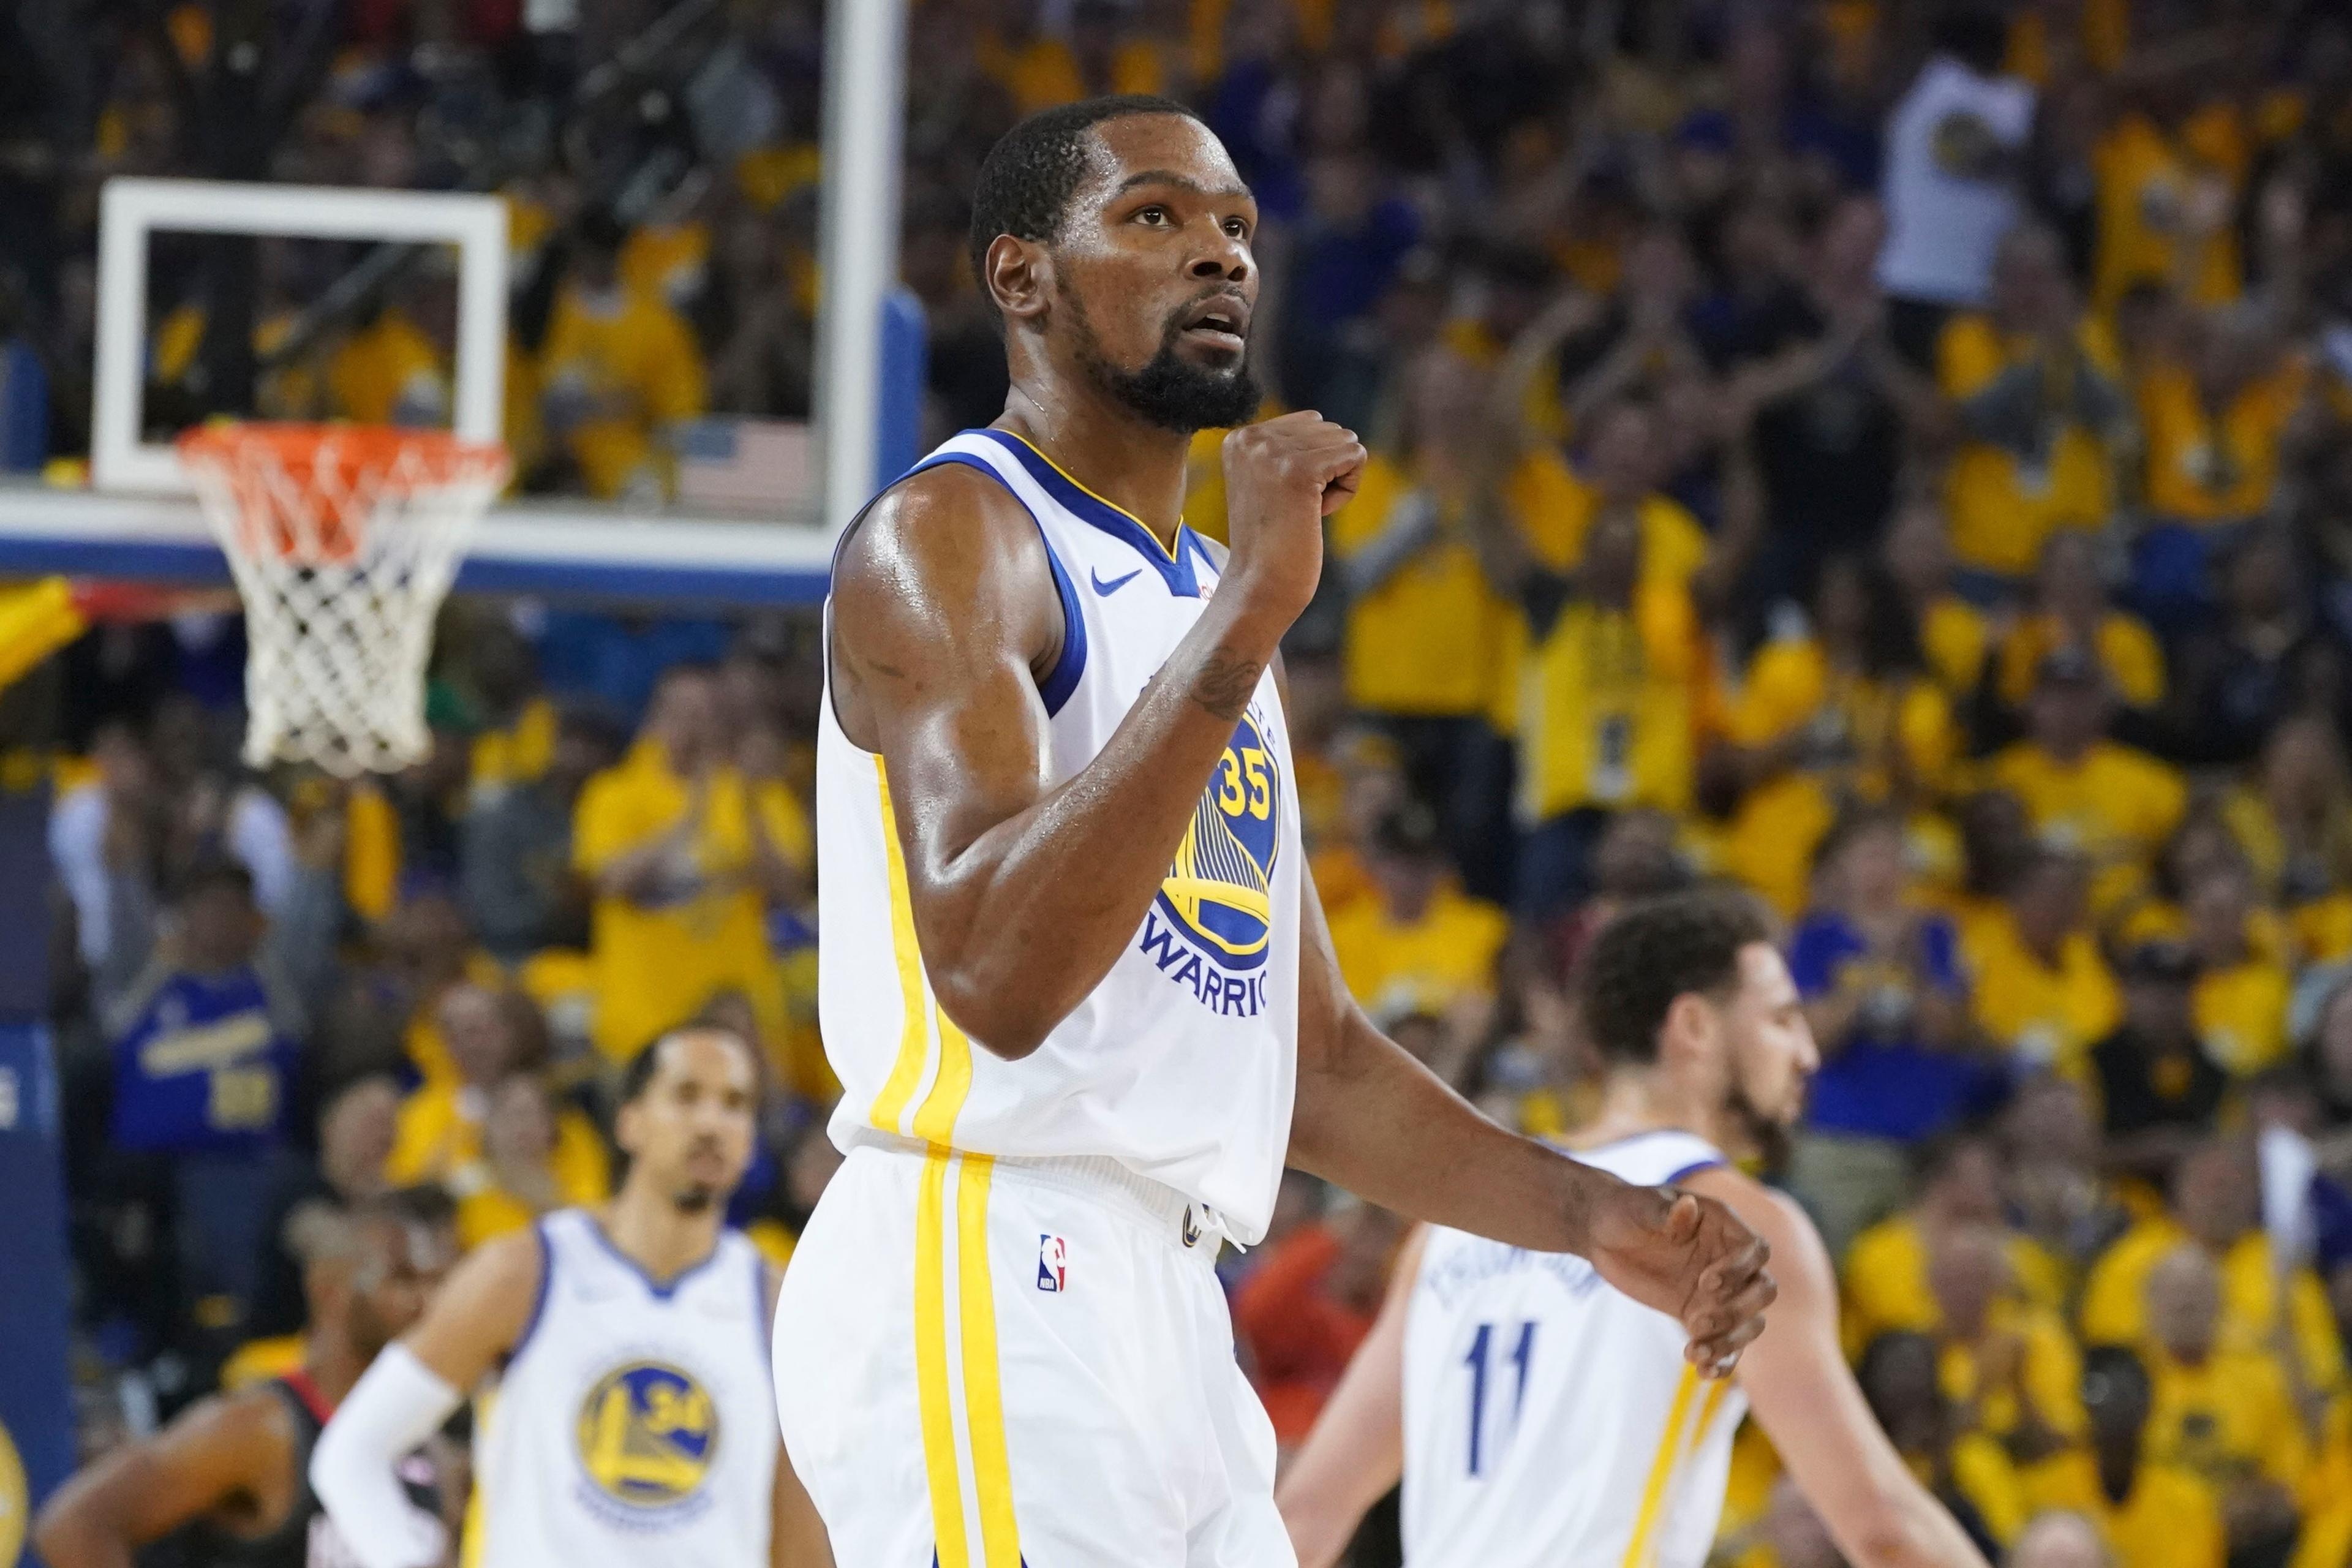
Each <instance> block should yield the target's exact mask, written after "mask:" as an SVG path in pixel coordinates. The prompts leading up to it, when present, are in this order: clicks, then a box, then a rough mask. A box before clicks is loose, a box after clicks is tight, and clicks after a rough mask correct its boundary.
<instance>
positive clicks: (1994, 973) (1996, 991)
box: [1960, 910, 2123, 1082]
mask: <svg viewBox="0 0 2352 1568" xmlns="http://www.w3.org/2000/svg"><path fill="white" fill-rule="evenodd" d="M1960 949H1961V953H1962V955H1963V956H1964V957H1965V959H1966V960H1967V963H1968V966H1969V978H1970V980H1971V981H1972V982H1973V988H1972V990H1971V993H1970V996H1971V1010H1972V1011H1973V1013H1974V1014H1975V1016H1976V1020H1977V1024H1978V1026H1979V1027H1980V1028H1982V1029H1983V1030H1984V1031H1985V1033H1986V1034H1987V1035H1989V1036H1990V1037H1992V1038H1993V1039H1994V1040H1997V1041H1999V1042H2000V1043H2001V1044H2002V1045H2004V1046H2006V1047H2009V1048H2010V1049H2011V1050H2014V1051H2016V1052H2017V1053H2018V1054H2019V1055H2020V1056H2021V1057H2023V1058H2025V1059H2026V1060H2028V1061H2032V1062H2047V1063H2049V1064H2050V1065H2051V1066H2052V1067H2053V1068H2056V1070H2058V1071H2059V1072H2061V1073H2063V1074H2065V1075H2066V1076H2067V1077H2068V1078H2070V1079H2075V1080H2076V1081H2078V1082H2080V1081H2083V1080H2084V1079H2086V1078H2087V1077H2088V1074H2089V1064H2090V1051H2091V1047H2093V1046H2095V1045H2097V1044H2098V1043H2099V1041H2101V1040H2102V1039H2104V1038H2105V1037H2106V1036H2107V1035H2108V1034H2109V1033H2111V1032H2112V1031H2113V1030H2114V1029H2115V1027H2116V1025H2117V1024H2118V1023H2120V1022H2122V1020H2123V994H2122V993H2121V992H2120V991H2119V990H2117V989H2116V980H2115V976H2114V975H2113V974H2112V973H2109V972H2108V969H2107V963H2106V960H2105V959H2104V958H2102V957H2100V956H2099V944H2098V942H2096V941H2095V940H2094V939H2093V937H2092V936H2091V933H2090V932H2088V931H2074V932H2073V933H2071V934H2070V935H2069V936H2067V938H2066V939H2065V941H2064V942H2063V943H2062V944H2061V945H2060V947H2059V952H2058V962H2057V963H2056V964H2055V965H2054V966H2053V965H2050V964H2045V963H2042V960H2041V959H2040V958H2039V957H2038V956H2037V955H2036V954H2035V953H2034V952H2033V951H2032V949H2031V948H2029V947H2027V946H2026V945H2025V941H2024V939H2023V938H2022V937H2021V936H2020V935H2018V931H2017V923H2016V921H2014V920H2013V919H2011V916H2010V913H2009V911H2008V910H1999V911H1997V912H1995V913H1992V914H1990V915H1987V916H1986V917H1984V918H1983V919H1981V920H1978V921H1970V922H1969V924H1968V925H1967V926H1966V927H1964V928H1963V930H1962V931H1961V937H1960Z"/></svg>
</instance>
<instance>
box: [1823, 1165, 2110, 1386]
mask: <svg viewBox="0 0 2352 1568" xmlns="http://www.w3.org/2000/svg"><path fill="white" fill-rule="evenodd" d="M1916 1163H1917V1169H1918V1171H1919V1184H1918V1185H1919V1195H1918V1197H1917V1198H1916V1200H1915V1201H1914V1202H1913V1203H1912V1205H1911V1206H1910V1207H1908V1208H1906V1209H1905V1210H1903V1211H1902V1212H1901V1213H1899V1214H1896V1215H1891V1216H1889V1217H1888V1218H1886V1219H1883V1220H1881V1221H1879V1222H1878V1223H1877V1224H1876V1225H1874V1226H1871V1227H1870V1228H1869V1229H1867V1230H1865V1231H1864V1232H1863V1233H1862V1234H1861V1235H1860V1236H1857V1237H1854V1239H1853V1246H1852V1247H1849V1248H1847V1249H1846V1254H1845V1261H1844V1266H1843V1268H1841V1270H1840V1275H1841V1278H1842V1279H1843V1285H1844V1305H1845V1311H1844V1316H1843V1320H1842V1321H1841V1324H1840V1332H1841V1334H1842V1335H1843V1338H1844V1339H1845V1342H1846V1343H1847V1344H1848V1345H1849V1346H1850V1347H1852V1348H1853V1349H1855V1350H1859V1349H1860V1348H1861V1347H1862V1346H1864V1345H1866V1344H1868V1343H1869V1342H1871V1341H1872V1340H1874V1339H1876V1338H1877V1337H1878V1336H1879V1335H1880V1334H1883V1333H1886V1332H1888V1331H1892V1330H1897V1329H1900V1330H1903V1331H1906V1332H1911V1333H1924V1334H1933V1333H1936V1332H1937V1331H1939V1330H1940V1329H1941V1328H1942V1326H1943V1314H1942V1310H1941V1308H1940V1306H1939V1305H1938V1303H1937V1296H1936V1292H1935V1291H1934V1290H1933V1289H1931V1288H1930V1286H1929V1282H1928V1267H1927V1263H1928V1258H1929V1256H1930V1254H1931V1252H1932V1251H1933V1249H1934V1247H1935V1245H1936V1242H1937V1239H1938V1238H1940V1237H1943V1236H1945V1235H1947V1234H1949V1233H1953V1232H1957V1231H1960V1230H1968V1229H1996V1230H1998V1229H2000V1228H2001V1227H2002V1226H2003V1215H2002V1205H2001V1186H2000V1175H2001V1173H2000V1153H1999V1152H1998V1151H1997V1150H1996V1149H1995V1148H1994V1146H1993V1144H1992V1143H1991V1142H1990V1140H1988V1139H1985V1138H1983V1137H1981V1136H1979V1135H1976V1134H1972V1133H1967V1132H1960V1133H1955V1134H1952V1135H1951V1136H1948V1137H1945V1138H1940V1139H1936V1140H1933V1141H1931V1142H1928V1143H1927V1144H1925V1145H1923V1146H1922V1147H1921V1149H1920V1150H1919V1151H1918V1153H1917V1159H1916ZM2001 1250H2002V1252H2003V1254H2004V1255H2005V1257H2006V1258H2007V1263H2008V1273H2009V1280H2010V1284H2011V1289H2012V1291H2013V1293H2014V1294H2015V1295H2016V1296H2017V1298H2018V1299H2019V1300H2022V1301H2027V1302H2031V1303H2032V1304H2033V1305H2035V1306H2038V1307H2042V1308H2045V1309H2055V1308H2057V1307H2058V1306H2060V1305H2061V1304H2062V1303H2063V1297H2064V1292H2065V1279H2064V1276H2063V1272H2062V1271H2061V1268H2060V1267H2059V1265H2058V1263H2057V1261H2056V1260H2055V1259H2054V1258H2052V1257H2051V1256H2050V1255H2049V1254H2048V1253H2047V1252H2045V1251H2043V1250H2042V1247H2039V1246H2038V1245H2036V1244H2035V1243H2034V1242H2032V1240H2030V1239H2028V1238H2027V1237H2023V1236H2020V1235H2017V1234H2015V1233H2013V1232H2011V1233H2008V1234H2004V1235H2003V1236H2002V1237H2001Z"/></svg>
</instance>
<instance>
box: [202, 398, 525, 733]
mask: <svg viewBox="0 0 2352 1568" xmlns="http://www.w3.org/2000/svg"><path fill="white" fill-rule="evenodd" d="M179 450H180V459H181V461H182V462H183V463H184V465H185V467H186V468H187V472H188V475H189V478H190V479H192V480H193V481H194V484H195V489H196V499H197V500H198V501H199V502H201V503H202V505H203V507H204V511H205V519H206V521H209V522H210V523H211V524H212V529H213V532H214V534H215V536H216V537H218V539H219V540H220V544H221V549H222V550H223V551H224V552H226V554H227V556H228V560H229V566H230V569H231V570H232V571H233V572H234V573H235V574H236V588H237V594H238V595H239V596H240V597H241V598H243V599H244V601H245V618H246V638H247V645H248V651H247V658H246V667H245V699H246V707H247V712H248V718H247V727H246V736H245V758H246V761H247V762H248V763H252V764H253V765H254V766H256V767H260V766H263V765H265V764H267V763H269V762H271V761H273V760H280V759H282V760H285V761H289V762H310V763H317V764H318V765H319V766H320V767H322V768H325V769H326V770H327V771H328V772H330V773H336V774H340V775H341V776H342V777H345V778H350V777H353V776H355V775H357V774H360V773H384V772H390V771H392V770H394V769H397V768H402V767H405V766H407V765H409V764H411V763H418V762H422V761H423V760H424V759H425V755H426V753H427V752H430V751H431V749H432V737H431V736H430V735H429V734H428V733H427V732H426V730H425V661H426V659H427V658H428V657H429V656H430V655H431V653H432V649H433V617H434V615H435V613H436V611H437V610H439V608H440V607H441V601H442V599H443V597H445V596H446V595H447V594H448V592H449V584H450V581H451V579H452V578H454V577H455V576H456V575H457V562H458V559H459V557H460V556H461V555H462V554H463V553H464V547H465V542H466V539H467V535H468V534H469V533H471V532H472V531H473V527H474V524H475V523H476V521H478V520H479V519H480V517H481V515H482V513H483V512H484V511H485V510H488V507H489V504H490V501H491V499H492V498H493V497H495V496H496V495H497V494H498V492H499V489H500V488H501V487H502V486H503V485H505V483H506V480H507V474H508V472H509V464H508V461H507V454H506V449H505V448H504V447H499V446H497V445H495V444H492V443H488V442H479V441H463V440H459V439H458V438H457V437H454V436H451V435H449V434H448V433H447V432H446V431H439V430H402V429H394V428H391V427H389V426H365V425H273V424H242V425H239V424H229V425H213V426H204V427H202V428H199V429H195V430H191V431H190V432H188V433H187V434H186V435H184V436H183V437H180V440H179Z"/></svg>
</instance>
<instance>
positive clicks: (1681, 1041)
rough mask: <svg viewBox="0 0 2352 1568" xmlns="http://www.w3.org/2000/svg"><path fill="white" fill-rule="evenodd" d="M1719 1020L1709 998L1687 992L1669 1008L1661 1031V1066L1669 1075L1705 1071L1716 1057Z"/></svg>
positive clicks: (1659, 1045)
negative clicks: (1700, 1069) (1712, 1058)
mask: <svg viewBox="0 0 2352 1568" xmlns="http://www.w3.org/2000/svg"><path fill="white" fill-rule="evenodd" d="M1718 1024H1719V1020H1717V1017H1716V1016H1715V1009H1714V1008H1713V1007H1711V1006H1709V1005H1707V1000H1706V997H1704V996H1702V995H1700V994H1698V993H1697V992H1696V991H1685V992H1684V993H1683V994H1681V995H1679V996H1677V997H1675V999H1674V1000H1673V1001H1672V1002H1670V1003H1668V1004H1667V1005H1666V1026H1665V1027H1664V1028H1663V1029H1660V1030H1659V1031H1658V1065H1659V1066H1660V1067H1662V1068H1665V1069H1666V1070H1667V1071H1668V1072H1683V1073H1686V1072H1689V1071H1690V1070H1691V1069H1692V1068H1705V1066H1706V1058H1707V1057H1709V1056H1710V1055H1712V1054H1713V1051H1714V1048H1715V1037H1716V1034H1717V1027H1718Z"/></svg>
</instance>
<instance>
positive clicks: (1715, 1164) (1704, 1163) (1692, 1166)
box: [1658, 1154, 1725, 1187]
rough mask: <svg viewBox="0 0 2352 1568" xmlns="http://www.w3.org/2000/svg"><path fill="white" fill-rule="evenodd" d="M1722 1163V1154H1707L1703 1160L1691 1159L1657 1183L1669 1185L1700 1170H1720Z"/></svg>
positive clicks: (1685, 1178)
mask: <svg viewBox="0 0 2352 1568" xmlns="http://www.w3.org/2000/svg"><path fill="white" fill-rule="evenodd" d="M1724 1163H1725V1162H1724V1159H1723V1156H1721V1155H1720V1154H1709V1155H1708V1156H1707V1157H1706V1159H1704V1160H1693V1161H1692V1162H1691V1163H1689V1164H1687V1165H1685V1166H1684V1167H1683V1168H1682V1169H1681V1170H1679V1171H1676V1172H1675V1173H1674V1174H1673V1175H1671V1176H1668V1177H1667V1178H1666V1179H1665V1180H1664V1181H1663V1182H1660V1183H1659V1184H1658V1185H1660V1186H1662V1187H1671V1186H1673V1185H1674V1184H1675V1183H1676V1182H1680V1181H1686V1180H1688V1179H1689V1178H1691V1177H1693V1176H1696V1175H1697V1174H1698V1173H1700V1172H1701V1171H1716V1170H1720V1169H1722V1168H1723V1165H1724Z"/></svg>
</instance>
